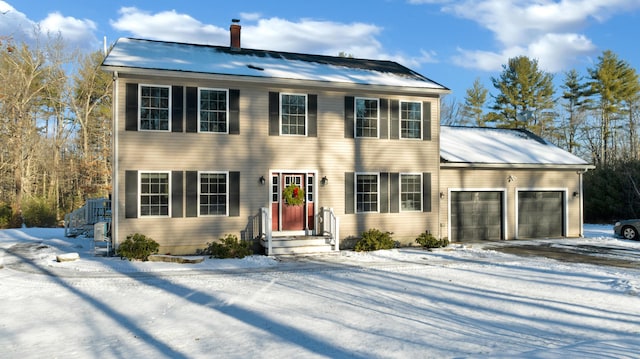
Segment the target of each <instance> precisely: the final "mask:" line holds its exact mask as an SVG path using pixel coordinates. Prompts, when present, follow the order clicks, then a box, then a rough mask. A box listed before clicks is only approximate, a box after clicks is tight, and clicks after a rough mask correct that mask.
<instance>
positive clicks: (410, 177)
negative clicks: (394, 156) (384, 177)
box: [400, 173, 422, 211]
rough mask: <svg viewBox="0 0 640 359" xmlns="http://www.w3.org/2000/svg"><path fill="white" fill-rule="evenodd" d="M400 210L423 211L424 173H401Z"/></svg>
mask: <svg viewBox="0 0 640 359" xmlns="http://www.w3.org/2000/svg"><path fill="white" fill-rule="evenodd" d="M400 210H402V211H422V175H420V174H412V173H411V174H405V173H402V174H400Z"/></svg>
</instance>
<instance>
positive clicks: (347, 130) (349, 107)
mask: <svg viewBox="0 0 640 359" xmlns="http://www.w3.org/2000/svg"><path fill="white" fill-rule="evenodd" d="M354 107H355V99H354V97H353V96H345V97H344V138H354V137H355V134H354V131H355V117H354V113H353V112H354Z"/></svg>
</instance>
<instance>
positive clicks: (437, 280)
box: [0, 225, 640, 359]
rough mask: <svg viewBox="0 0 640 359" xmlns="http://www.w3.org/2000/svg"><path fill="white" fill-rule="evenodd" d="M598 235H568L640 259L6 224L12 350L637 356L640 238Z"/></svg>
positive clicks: (2, 287) (6, 332)
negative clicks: (183, 241)
mask: <svg viewBox="0 0 640 359" xmlns="http://www.w3.org/2000/svg"><path fill="white" fill-rule="evenodd" d="M585 233H586V236H585V238H582V239H562V240H557V242H558V245H574V244H586V245H591V246H600V245H601V246H607V247H612V246H613V247H615V248H621V249H624V252H625V253H628V255H627V256H628V258H630V259H632V260H633V259H635V260H638V267H636V268H617V267H609V266H596V265H590V264H576V263H564V262H558V261H554V260H551V259H546V258H538V257H518V256H514V255H509V254H504V253H500V252H497V251H494V250H489V249H483V248H487V246H486V245H485V244H472V245H464V246H463V245H451V246H449V247H448V248H445V249H439V250H435V251H425V250H421V249H416V248H413V249H410V248H407V249H399V250H389V251H378V252H373V253H354V252H350V251H342V252H341V253H340V254H339V255H332V256H329V255H326V256H315V257H306V258H300V259H286V260H276V259H273V258H268V257H264V256H252V257H248V258H245V259H241V260H219V259H206V260H205V261H204V262H202V263H199V264H175V263H158V262H128V261H123V260H120V259H119V258H103V257H95V256H93V252H92V250H91V245H90V240H89V239H86V238H75V239H72V238H65V237H64V235H63V231H62V230H60V229H37V228H36V229H16V230H2V231H0V267H2V269H0V357H1V358H20V359H23V358H42V357H49V358H217V357H220V358H283V357H291V358H323V357H326V358H329V357H330V358H345V357H346V358H469V357H472V358H478V357H482V358H484V357H491V358H496V357H504V358H513V357H518V358H573V357H581V358H638V357H640V354H639V353H640V339H639V338H640V277H639V274H640V259H638V256H639V254H640V242H634V241H626V240H620V239H615V238H613V237H612V230H611V226H596V225H588V226H586V227H585ZM528 242H532V243H535V241H528ZM518 243H522V242H521V241H518ZM547 243H548V240H547ZM74 252H75V253H78V254H79V255H80V259H79V260H76V261H73V262H62V263H58V262H56V260H55V258H56V255H57V254H63V253H74Z"/></svg>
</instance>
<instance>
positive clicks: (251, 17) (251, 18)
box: [240, 12, 262, 21]
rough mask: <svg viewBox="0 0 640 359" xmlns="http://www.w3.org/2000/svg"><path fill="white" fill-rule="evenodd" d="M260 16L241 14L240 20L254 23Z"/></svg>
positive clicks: (258, 14)
mask: <svg viewBox="0 0 640 359" xmlns="http://www.w3.org/2000/svg"><path fill="white" fill-rule="evenodd" d="M261 17H262V15H261V14H260V13H259V12H241V13H240V18H241V19H242V20H245V21H256V20H259V19H260V18H261Z"/></svg>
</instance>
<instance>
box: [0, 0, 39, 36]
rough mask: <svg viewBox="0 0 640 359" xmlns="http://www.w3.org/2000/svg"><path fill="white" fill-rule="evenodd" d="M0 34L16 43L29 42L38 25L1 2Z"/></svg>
mask: <svg viewBox="0 0 640 359" xmlns="http://www.w3.org/2000/svg"><path fill="white" fill-rule="evenodd" d="M0 20H1V21H0V34H2V35H5V36H11V37H12V38H13V39H14V40H15V41H27V40H30V39H31V38H32V37H33V30H34V29H35V27H36V23H35V22H33V21H31V20H29V19H28V18H27V16H26V15H25V14H23V13H21V12H19V11H17V10H16V9H15V8H14V7H13V6H11V5H9V4H8V3H6V2H5V1H0Z"/></svg>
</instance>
